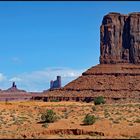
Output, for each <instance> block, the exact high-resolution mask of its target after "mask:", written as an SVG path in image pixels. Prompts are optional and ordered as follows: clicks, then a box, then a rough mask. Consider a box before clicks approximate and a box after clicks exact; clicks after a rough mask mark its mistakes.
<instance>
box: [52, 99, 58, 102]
mask: <svg viewBox="0 0 140 140" xmlns="http://www.w3.org/2000/svg"><path fill="white" fill-rule="evenodd" d="M50 102H59V100H58V99H52V100H50Z"/></svg>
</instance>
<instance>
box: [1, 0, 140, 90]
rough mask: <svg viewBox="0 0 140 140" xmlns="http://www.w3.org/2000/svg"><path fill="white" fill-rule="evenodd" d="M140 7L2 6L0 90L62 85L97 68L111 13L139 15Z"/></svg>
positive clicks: (84, 4) (137, 4) (128, 4)
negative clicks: (103, 30)
mask: <svg viewBox="0 0 140 140" xmlns="http://www.w3.org/2000/svg"><path fill="white" fill-rule="evenodd" d="M139 11H140V2H128V1H126V2H123V1H120V2H119V1H116V2H115V1H114V2H113V1H112V2H97V1H96V2H94V1H93V2H82V1H81V2H80V1H79V2H72V1H71V2H70V1H69V2H63V1H60V2H55V1H54V2H51V1H48V2H47V1H46V2H39V1H38V2H22V1H21V2H14V1H13V2H8V1H7V2H4V1H3V2H0V88H1V89H7V88H8V87H9V86H11V82H12V81H16V83H17V86H18V87H19V88H21V89H25V90H27V91H42V90H45V89H47V88H49V82H50V80H55V78H56V76H57V75H61V76H62V85H63V86H64V85H65V84H67V83H68V82H70V81H72V80H73V79H75V78H77V77H78V76H80V75H81V74H82V72H84V71H85V70H86V69H88V68H90V67H92V66H94V65H97V64H98V63H99V55H100V25H101V22H102V19H103V16H104V15H106V14H108V13H109V12H120V13H123V14H128V13H130V12H139Z"/></svg>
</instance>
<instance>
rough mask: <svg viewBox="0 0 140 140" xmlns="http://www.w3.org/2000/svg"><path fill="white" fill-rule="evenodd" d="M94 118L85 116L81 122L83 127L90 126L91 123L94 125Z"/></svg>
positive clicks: (88, 115)
mask: <svg viewBox="0 0 140 140" xmlns="http://www.w3.org/2000/svg"><path fill="white" fill-rule="evenodd" d="M95 119H96V118H95V116H93V115H90V114H87V115H86V116H85V118H84V120H83V123H84V124H85V125H92V124H93V123H95Z"/></svg>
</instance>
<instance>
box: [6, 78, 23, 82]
mask: <svg viewBox="0 0 140 140" xmlns="http://www.w3.org/2000/svg"><path fill="white" fill-rule="evenodd" d="M9 81H10V82H14V81H15V82H20V81H22V79H21V78H19V77H13V78H11V79H9Z"/></svg>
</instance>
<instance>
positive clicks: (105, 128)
mask: <svg viewBox="0 0 140 140" xmlns="http://www.w3.org/2000/svg"><path fill="white" fill-rule="evenodd" d="M47 109H52V110H53V111H54V112H56V114H57V116H58V120H57V121H56V122H54V123H50V124H44V123H42V122H41V114H42V113H44V112H45V111H46V110H47ZM87 113H90V114H91V115H95V116H96V121H95V123H94V124H93V125H84V124H83V119H84V117H85V115H86V114H87ZM139 114H140V103H131V104H104V105H96V106H95V105H94V104H93V103H84V102H41V101H8V102H0V130H1V131H0V138H1V139H2V138H12V139H14V138H20V139H24V138H25V139H26V138H32V139H35V138H38V139H40V138H45V139H51V138H55V139H69V138H78V139H82V138H84V139H85V138H86V139H92V138H128V139H130V138H140V116H139Z"/></svg>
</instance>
